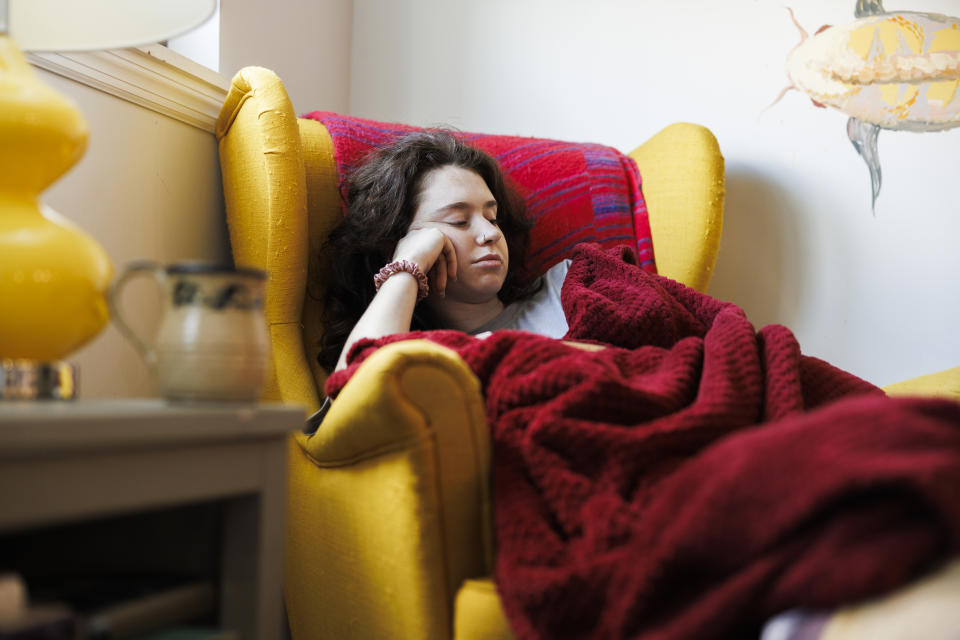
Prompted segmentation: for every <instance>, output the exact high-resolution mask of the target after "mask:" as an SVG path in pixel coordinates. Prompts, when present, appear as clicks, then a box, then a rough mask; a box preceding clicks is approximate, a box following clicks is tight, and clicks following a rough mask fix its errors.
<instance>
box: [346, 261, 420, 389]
mask: <svg viewBox="0 0 960 640" xmlns="http://www.w3.org/2000/svg"><path fill="white" fill-rule="evenodd" d="M417 291H418V283H417V279H416V278H415V277H414V276H413V274H411V273H407V272H400V273H397V274H394V275H392V276H390V277H389V278H387V280H386V281H385V282H384V283H383V286H381V287H380V290H379V291H378V292H377V295H375V296H374V297H373V300H372V301H371V302H370V305H369V306H368V307H367V310H366V311H364V312H363V315H362V316H360V320H358V321H357V324H356V325H354V327H353V331H351V332H350V335H349V336H347V341H346V343H345V344H344V345H343V351H341V352H340V359H339V360H337V368H336V370H337V371H339V370H340V369H343V368H344V367H346V366H347V353H349V352H350V347H352V346H353V344H354V343H355V342H356V341H357V340H360V339H361V338H382V337H383V336H389V335H393V334H395V333H405V332H407V331H409V330H410V322H411V321H412V320H413V308H414V306H416V303H417Z"/></svg>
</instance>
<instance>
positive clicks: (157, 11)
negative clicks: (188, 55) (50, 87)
mask: <svg viewBox="0 0 960 640" xmlns="http://www.w3.org/2000/svg"><path fill="white" fill-rule="evenodd" d="M8 2H9V23H8V31H9V35H10V37H11V38H13V40H14V42H16V43H17V46H18V47H19V48H20V49H21V50H23V51H89V50H92V49H121V48H124V47H134V46H138V45H142V44H148V43H151V42H159V41H161V40H166V39H167V38H170V37H172V36H175V35H178V34H181V33H184V32H186V31H189V30H190V29H193V28H194V27H197V26H199V25H200V24H201V23H203V22H204V21H206V20H207V19H208V18H209V17H210V16H211V15H213V12H214V11H215V10H216V7H217V0H8ZM3 4H4V2H3V0H0V10H2V8H3ZM0 21H2V17H0Z"/></svg>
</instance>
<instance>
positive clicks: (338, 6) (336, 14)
mask: <svg viewBox="0 0 960 640" xmlns="http://www.w3.org/2000/svg"><path fill="white" fill-rule="evenodd" d="M352 4H353V3H352V1H351V0H273V1H271V2H264V1H263V0H222V2H221V4H220V73H221V74H223V75H225V76H226V77H228V78H231V77H233V75H234V74H235V73H236V72H237V71H239V70H240V69H241V68H243V67H246V66H251V65H253V66H260V67H267V68H268V69H272V70H273V71H275V72H276V73H277V75H278V76H280V79H281V80H282V81H283V83H284V86H285V87H286V89H287V93H288V94H289V95H290V100H291V101H292V102H293V107H294V109H295V110H296V112H297V113H298V114H303V113H306V112H308V111H314V110H325V111H335V112H338V113H346V111H347V99H348V91H349V84H350V33H351V23H352V18H353V13H352Z"/></svg>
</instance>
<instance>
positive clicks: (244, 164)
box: [216, 67, 319, 410]
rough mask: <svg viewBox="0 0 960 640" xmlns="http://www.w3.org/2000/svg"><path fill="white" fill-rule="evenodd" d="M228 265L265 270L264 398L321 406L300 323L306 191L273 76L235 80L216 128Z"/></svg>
mask: <svg viewBox="0 0 960 640" xmlns="http://www.w3.org/2000/svg"><path fill="white" fill-rule="evenodd" d="M216 134H217V139H218V140H219V148H220V166H221V171H222V177H223V192H224V202H225V205H226V210H227V225H228V227H229V231H230V242H231V245H232V249H233V255H234V260H235V261H236V263H237V264H238V265H243V266H251V267H257V268H260V269H264V270H266V271H267V273H268V278H269V280H268V285H267V297H266V300H265V309H264V311H265V314H266V317H267V323H268V325H269V330H270V337H271V345H272V359H273V366H272V370H271V372H270V374H269V375H268V378H267V385H266V389H265V391H264V398H265V399H267V400H282V401H284V402H290V403H296V404H302V405H304V406H305V407H306V408H307V409H308V410H315V409H316V408H317V407H318V406H319V393H318V386H317V381H316V380H315V379H314V376H313V371H312V368H311V366H310V364H309V362H308V360H309V358H308V357H307V355H306V350H305V348H304V330H303V327H302V325H301V322H302V320H301V319H302V317H303V310H304V301H305V292H306V290H307V267H308V255H309V254H308V235H307V229H308V225H307V189H306V175H305V171H304V163H303V153H302V146H301V143H300V131H299V125H298V123H297V117H296V114H295V113H294V112H293V107H292V105H291V104H290V100H289V98H288V96H287V92H286V90H285V89H284V88H283V85H282V84H281V82H280V80H279V79H278V78H277V76H276V75H275V74H274V73H273V72H272V71H269V70H267V69H262V68H259V67H247V68H245V69H242V70H241V71H240V72H239V73H237V75H236V76H234V78H233V82H232V84H231V86H230V91H229V93H228V95H227V100H226V102H225V103H224V106H223V109H222V110H221V112H220V116H219V118H218V119H217V126H216Z"/></svg>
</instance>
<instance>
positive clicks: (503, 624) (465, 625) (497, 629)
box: [453, 578, 514, 640]
mask: <svg viewBox="0 0 960 640" xmlns="http://www.w3.org/2000/svg"><path fill="white" fill-rule="evenodd" d="M453 637H454V638H456V639H457V640H507V639H509V638H513V637H514V635H513V631H512V630H511V629H510V623H509V622H507V615H506V614H505V613H504V612H503V606H502V605H501V604H500V595H499V594H498V593H497V587H496V585H494V584H493V580H491V579H490V578H485V579H482V580H467V581H465V582H464V583H463V586H462V587H460V591H459V592H458V593H457V601H456V604H455V605H454V622H453Z"/></svg>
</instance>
